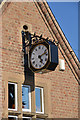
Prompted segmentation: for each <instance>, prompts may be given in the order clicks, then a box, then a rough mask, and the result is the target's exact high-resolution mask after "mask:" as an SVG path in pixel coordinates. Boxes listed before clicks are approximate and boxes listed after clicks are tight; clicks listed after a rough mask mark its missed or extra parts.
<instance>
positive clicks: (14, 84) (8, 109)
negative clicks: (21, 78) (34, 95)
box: [8, 82, 17, 111]
mask: <svg viewBox="0 0 80 120" xmlns="http://www.w3.org/2000/svg"><path fill="white" fill-rule="evenodd" d="M8 84H14V85H15V109H11V108H8V110H13V111H17V84H16V83H13V82H8Z"/></svg>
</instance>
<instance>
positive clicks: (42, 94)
mask: <svg viewBox="0 0 80 120" xmlns="http://www.w3.org/2000/svg"><path fill="white" fill-rule="evenodd" d="M35 88H38V89H41V94H42V112H39V111H36V113H40V114H44V96H43V95H44V94H43V88H42V87H35ZM35 97H36V96H35ZM35 100H36V99H35Z"/></svg>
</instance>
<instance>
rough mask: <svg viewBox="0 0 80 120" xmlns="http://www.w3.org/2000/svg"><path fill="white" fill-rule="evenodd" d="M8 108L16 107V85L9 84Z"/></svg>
mask: <svg viewBox="0 0 80 120" xmlns="http://www.w3.org/2000/svg"><path fill="white" fill-rule="evenodd" d="M8 108H10V109H15V85H14V84H8Z"/></svg>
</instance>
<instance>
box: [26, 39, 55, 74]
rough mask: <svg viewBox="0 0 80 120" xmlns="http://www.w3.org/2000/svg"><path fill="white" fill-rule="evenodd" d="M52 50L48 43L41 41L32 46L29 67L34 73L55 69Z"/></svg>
mask: <svg viewBox="0 0 80 120" xmlns="http://www.w3.org/2000/svg"><path fill="white" fill-rule="evenodd" d="M51 49H52V48H51V45H50V44H49V43H48V42H46V41H40V42H38V43H35V44H33V45H32V46H31V48H30V50H29V54H28V58H29V61H28V63H29V64H28V66H29V68H30V69H31V70H32V71H33V72H41V71H42V72H43V71H44V72H46V70H48V69H49V70H51V68H52V67H53V62H52V56H53V55H52V52H51ZM53 59H54V58H53Z"/></svg>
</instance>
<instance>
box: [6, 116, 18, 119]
mask: <svg viewBox="0 0 80 120" xmlns="http://www.w3.org/2000/svg"><path fill="white" fill-rule="evenodd" d="M8 120H17V116H12V115H9V116H8Z"/></svg>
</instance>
